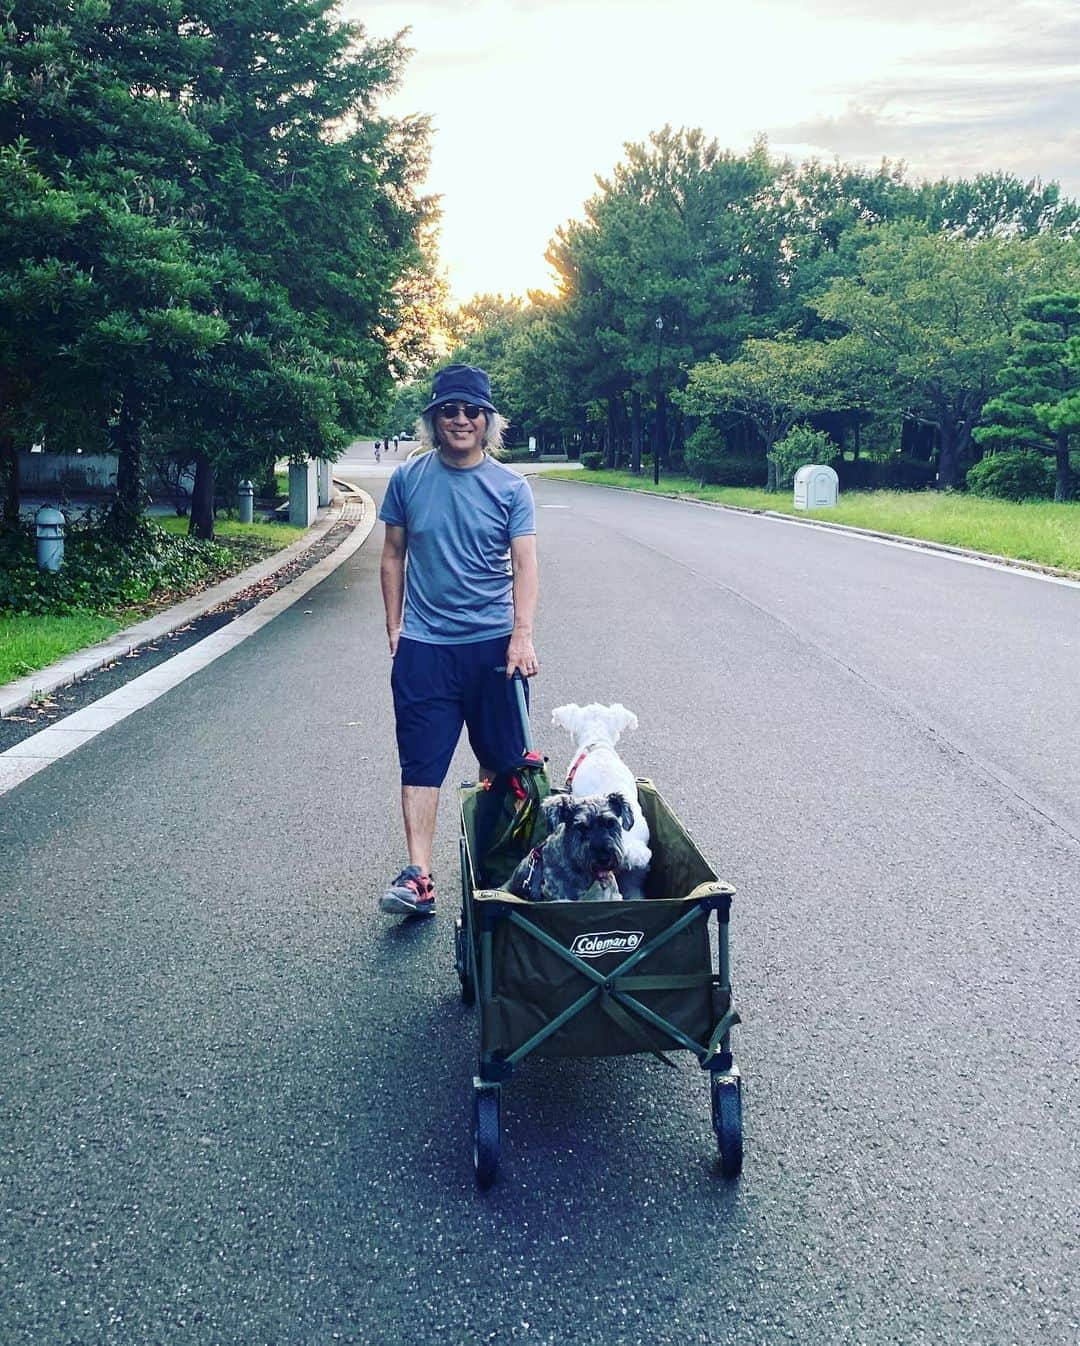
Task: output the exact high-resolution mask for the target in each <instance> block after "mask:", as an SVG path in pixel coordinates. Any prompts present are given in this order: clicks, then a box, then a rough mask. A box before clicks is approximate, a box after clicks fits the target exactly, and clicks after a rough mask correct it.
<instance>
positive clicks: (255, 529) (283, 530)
mask: <svg viewBox="0 0 1080 1346" xmlns="http://www.w3.org/2000/svg"><path fill="white" fill-rule="evenodd" d="M154 522H155V523H156V524H157V525H158V526H159V527H160V528H164V529H165V531H166V532H167V533H175V534H177V536H180V537H184V536H186V535H187V530H188V521H187V519H181V518H177V517H173V518H169V517H164V518H160V517H156V518H155V519H154ZM306 532H307V529H306V528H300V527H298V526H297V525H295V524H291V523H240V522H238V520H236V519H215V520H214V541H215V542H221V543H223V544H224V545H225V546H227V547H228V546H231V545H232V544H233V543H234V542H236V541H242V542H258V543H271V544H272V545H271V546H268V547H265V548H264V549H263V550H264V551H265V552H266V554H267V555H269V553H270V552H272V551H278V550H280V548H282V547H287V546H288V545H289V543H290V542H295V541H296V539H297V538H298V537H303V536H304V534H305V533H306Z"/></svg>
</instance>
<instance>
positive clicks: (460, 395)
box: [424, 365, 495, 415]
mask: <svg viewBox="0 0 1080 1346" xmlns="http://www.w3.org/2000/svg"><path fill="white" fill-rule="evenodd" d="M442 402H474V403H475V404H476V405H477V406H478V407H486V408H487V410H488V411H494V410H495V404H494V403H493V402H492V400H491V380H490V379H489V378H488V376H487V375H486V374H485V373H484V371H483V370H482V369H474V368H473V367H472V365H447V366H446V368H445V369H440V370H439V372H438V373H437V374H436V375H435V378H434V381H433V382H432V385H431V401H430V402H429V403H428V404H427V406H426V407H425V408H424V414H425V415H426V414H427V412H429V411H431V409H432V408H433V407H437V406H439V404H440V403H442Z"/></svg>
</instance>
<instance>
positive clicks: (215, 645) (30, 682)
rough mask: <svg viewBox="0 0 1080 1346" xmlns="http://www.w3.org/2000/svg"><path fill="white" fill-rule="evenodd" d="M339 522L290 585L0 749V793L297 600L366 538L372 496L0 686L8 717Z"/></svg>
mask: <svg viewBox="0 0 1080 1346" xmlns="http://www.w3.org/2000/svg"><path fill="white" fill-rule="evenodd" d="M342 522H351V523H353V524H354V527H353V528H352V531H351V532H350V533H349V535H348V537H347V538H346V539H345V541H344V542H342V543H341V544H340V546H338V547H337V548H336V549H335V550H334V551H333V552H331V553H330V555H329V556H326V557H324V558H323V559H322V560H321V561H319V562H317V563H316V564H315V565H313V566H311V567H310V568H309V569H307V570H305V571H304V572H303V574H301V575H300V576H298V577H297V578H296V579H295V580H293V581H292V582H291V583H289V584H286V585H285V586H284V587H282V588H281V589H279V590H277V592H276V593H273V594H271V595H270V596H269V597H268V598H266V599H264V600H263V601H262V602H260V603H258V604H256V606H255V607H253V608H251V609H250V610H249V611H247V612H245V613H243V614H241V615H240V616H239V617H237V618H236V619H235V620H234V621H232V622H230V623H229V624H228V625H227V626H224V627H222V628H221V629H220V630H219V631H216V632H214V634H213V635H211V636H207V637H206V639H204V640H201V641H199V642H198V644H196V645H192V646H191V647H190V648H189V649H187V650H184V651H183V652H182V653H180V654H177V655H176V656H175V657H174V658H172V659H169V660H168V661H167V662H166V663H164V664H161V665H159V666H158V667H156V668H152V669H150V670H149V671H148V672H146V673H143V674H140V675H139V676H137V677H135V678H133V679H132V680H131V681H130V682H127V683H125V684H124V686H123V687H120V688H118V689H117V690H115V691H113V692H110V693H108V694H107V695H106V696H103V697H101V698H99V699H98V700H97V701H95V702H94V703H93V704H92V705H90V706H86V707H84V708H83V709H82V710H77V711H75V712H74V713H72V714H71V715H68V716H65V718H64V719H63V721H62V722H61V723H60V724H57V725H53V726H50V727H48V728H45V729H42V730H40V731H39V732H38V733H35V734H32V735H31V736H30V737H28V738H26V739H24V740H23V741H22V742H21V743H17V744H16V745H15V746H14V747H12V748H9V749H8V750H7V751H6V752H2V753H0V795H3V794H5V793H6V792H7V791H8V790H11V789H13V788H14V787H15V786H16V785H19V784H21V783H22V782H23V781H24V780H27V779H28V778H29V777H30V776H32V775H34V774H35V773H37V772H38V771H42V770H44V768H45V767H47V766H50V765H51V764H52V763H53V762H55V761H57V760H58V759H59V758H61V757H66V756H67V755H68V753H71V752H74V751H75V749H76V748H80V747H82V745H83V744H84V743H87V742H89V741H90V740H91V739H92V738H95V737H96V736H97V735H98V734H100V733H101V732H102V730H104V729H108V728H110V727H111V726H112V725H114V724H117V723H118V722H119V721H120V720H123V719H125V718H126V717H127V716H128V715H130V714H132V713H133V712H134V711H136V710H140V709H141V708H142V707H143V706H146V705H149V704H150V702H152V701H156V700H157V698H158V697H159V696H162V695H164V693H165V692H167V691H170V690H171V689H172V688H173V687H175V686H177V684H178V683H181V682H183V681H184V680H185V679H187V678H189V677H191V675H192V674H193V673H197V672H198V671H199V670H200V669H202V668H205V667H206V666H207V665H208V664H211V663H213V662H214V660H215V659H219V658H220V657H221V656H222V655H223V654H225V653H226V652H227V651H228V650H231V649H233V648H234V647H235V646H236V645H238V644H240V642H241V641H242V640H246V639H247V637H248V636H250V635H252V634H254V632H256V631H257V630H259V628H260V627H262V626H265V625H266V623H267V622H270V621H273V619H274V618H275V617H277V616H278V615H279V614H280V613H281V612H283V611H284V610H285V609H286V608H289V607H291V606H292V605H293V604H294V603H295V602H297V601H298V600H299V599H301V598H303V597H304V595H305V594H307V593H308V592H309V591H310V590H311V589H313V588H314V587H315V585H316V584H319V583H320V582H321V581H322V580H324V579H325V578H326V576H327V575H329V574H330V573H331V572H332V571H334V570H336V569H337V567H338V566H339V565H341V564H342V563H343V562H344V561H346V560H347V559H348V558H349V557H350V556H351V555H352V554H353V552H355V551H356V549H357V548H358V547H360V546H362V545H363V543H364V542H365V541H366V540H367V538H368V536H369V534H370V533H371V530H372V529H373V528H374V526H375V502H374V500H372V498H371V496H369V495H368V494H367V493H366V492H365V491H355V492H353V493H351V494H350V495H349V496H348V497H345V498H343V499H342V501H341V502H340V503H339V504H338V505H336V506H332V507H330V508H329V509H326V510H324V511H323V512H322V516H321V517H320V518H319V520H318V522H317V523H316V524H315V525H314V527H312V528H311V529H309V530H308V532H307V533H306V534H305V535H304V537H302V538H300V539H298V541H296V542H294V543H293V544H292V546H290V547H286V548H284V549H283V550H282V551H280V552H276V553H275V554H274V555H273V556H270V557H267V558H266V560H264V561H260V562H259V563H258V564H257V565H255V566H251V567H249V568H248V569H247V570H245V571H242V572H241V573H240V574H238V575H233V576H231V577H230V578H229V579H227V580H224V581H222V583H221V584H218V585H215V586H214V587H213V588H212V589H207V590H205V591H204V592H203V593H201V594H198V595H197V596H196V597H195V598H192V599H188V600H187V601H185V602H183V603H179V604H177V605H176V606H175V607H172V608H169V609H168V610H167V611H165V612H162V613H159V614H158V615H157V616H155V617H151V618H149V619H148V620H147V621H145V622H139V623H138V624H137V625H136V626H132V627H128V628H127V629H126V630H125V631H120V632H118V633H117V634H116V635H114V636H111V637H110V638H109V639H108V640H105V641H101V642H99V643H98V644H97V645H92V646H90V647H89V648H88V649H85V650H80V651H78V652H77V653H75V654H72V655H69V656H67V658H65V659H61V660H59V661H58V662H57V663H55V664H50V665H49V667H48V668H43V669H39V670H38V671H37V672H36V673H32V674H30V675H28V676H27V677H25V678H20V679H19V680H18V681H17V682H13V683H9V684H7V686H5V687H0V715H10V714H12V713H13V712H14V711H16V710H18V709H21V708H22V707H24V706H26V705H29V704H30V702H31V701H33V700H34V699H35V698H37V697H41V696H44V695H47V694H48V693H49V692H52V691H55V690H56V689H58V688H60V687H64V686H67V685H68V684H70V683H73V682H75V681H76V680H77V679H79V678H82V677H86V676H87V675H88V674H89V673H91V672H93V671H95V670H97V669H100V668H103V667H104V666H105V665H106V664H109V663H112V662H113V661H114V660H117V659H120V658H123V657H124V656H126V655H127V654H128V653H130V652H131V651H132V650H135V649H137V648H138V647H139V646H141V645H145V644H146V643H148V642H150V641H154V640H160V639H161V638H163V637H164V636H166V635H168V633H169V632H171V631H175V630H176V629H177V628H178V627H181V626H183V625H185V624H186V623H188V622H191V621H193V620H195V619H196V618H198V617H200V616H202V615H203V614H204V613H207V612H209V611H210V610H211V609H213V608H215V607H217V606H219V605H220V604H222V603H224V602H226V601H227V600H228V599H230V598H232V597H234V596H235V595H237V594H239V593H241V592H242V591H243V590H245V589H247V588H249V587H251V586H252V585H254V584H257V583H259V582H260V581H261V580H264V579H266V578H267V577H269V576H271V575H273V574H275V573H276V572H278V571H280V570H281V569H283V568H284V567H285V566H287V565H288V564H289V563H290V562H292V561H293V560H295V559H296V558H297V557H298V556H300V555H302V554H303V553H304V552H306V551H309V550H310V549H311V548H312V547H313V546H315V545H316V544H317V543H318V542H319V541H320V539H322V538H323V537H325V535H326V534H327V533H328V532H329V531H330V530H331V529H332V528H334V527H336V526H337V525H338V524H340V523H342Z"/></svg>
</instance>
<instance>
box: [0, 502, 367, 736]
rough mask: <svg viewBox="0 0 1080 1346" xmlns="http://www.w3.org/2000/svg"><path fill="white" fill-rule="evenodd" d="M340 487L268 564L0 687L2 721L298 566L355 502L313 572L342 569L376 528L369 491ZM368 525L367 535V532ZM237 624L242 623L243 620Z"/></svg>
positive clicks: (260, 604)
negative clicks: (355, 513) (342, 533)
mask: <svg viewBox="0 0 1080 1346" xmlns="http://www.w3.org/2000/svg"><path fill="white" fill-rule="evenodd" d="M339 485H340V486H342V487H346V488H347V491H346V493H345V494H344V495H343V498H342V500H341V503H340V504H338V505H336V506H329V507H327V508H325V509H323V510H320V511H319V518H318V519H317V521H316V522H315V523H314V524H312V526H311V527H310V528H309V529H308V531H307V532H306V533H305V534H304V536H303V537H301V538H297V540H296V541H295V542H293V543H290V545H289V546H288V547H284V548H283V549H282V550H281V551H278V552H274V554H273V555H272V556H268V557H266V558H265V560H262V561H259V562H257V563H256V564H255V565H253V566H249V567H248V568H247V570H241V571H239V572H238V573H237V574H235V575H230V576H229V578H228V579H225V580H222V581H221V583H220V584H215V585H214V586H213V588H211V589H204V590H203V591H202V592H201V593H199V594H196V595H195V597H194V598H189V599H186V600H185V601H184V602H182V603H178V604H176V606H175V607H171V608H166V609H165V611H164V612H159V613H158V614H157V615H156V616H154V617H148V618H147V619H146V620H145V621H141V622H138V623H136V624H135V625H134V626H129V627H126V628H125V629H124V630H123V631H117V632H116V634H115V635H112V636H109V637H108V638H107V639H106V640H102V641H98V643H97V644H96V645H88V646H87V647H86V648H85V649H83V650H77V651H76V652H75V653H74V654H68V655H65V656H64V658H63V659H58V660H57V661H56V663H54V664H48V665H47V666H46V667H45V668H39V669H37V670H36V672H34V673H28V674H27V675H26V677H24V678H17V679H16V680H15V681H14V682H9V683H7V684H6V685H4V686H0V718H3V717H4V716H6V715H10V714H12V713H13V712H14V711H16V710H21V709H22V708H23V707H24V706H28V705H30V703H31V702H32V701H35V700H37V698H38V697H41V696H48V694H49V693H50V692H54V691H56V690H57V688H59V687H68V686H70V685H71V684H72V683H73V682H78V680H79V679H80V678H84V677H86V676H87V674H89V673H96V672H97V670H98V669H99V668H104V667H105V665H106V664H111V663H113V662H114V661H115V660H117V659H122V658H124V657H125V656H126V655H128V654H130V653H131V652H132V650H136V649H138V648H139V647H140V646H141V645H146V644H148V643H150V642H151V641H154V640H160V639H161V638H162V637H163V636H167V635H170V634H171V633H172V632H173V631H175V630H176V629H177V627H180V626H184V625H186V624H187V623H188V622H191V621H194V620H195V619H196V618H198V617H201V616H203V615H204V613H207V612H209V611H210V610H211V609H212V608H216V607H218V606H219V605H220V604H222V603H226V602H228V600H229V599H230V598H233V597H235V595H236V594H238V593H240V592H241V591H242V590H244V589H247V588H249V587H250V586H251V585H253V584H258V583H259V582H260V581H261V580H264V579H267V578H268V577H269V576H271V575H274V574H276V573H277V571H279V570H282V569H284V567H285V566H287V565H289V564H291V562H293V561H295V560H296V558H297V557H299V556H302V555H303V554H304V552H306V551H309V550H310V549H311V548H312V547H313V546H315V544H316V543H318V542H320V541H321V540H322V538H324V537H325V536H326V534H327V533H328V532H329V531H330V530H331V528H334V527H336V526H337V524H339V523H341V522H342V521H343V520H344V518H345V516H346V510H347V509H348V507H349V504H350V501H351V503H352V504H353V505H354V506H355V505H359V507H360V511H361V513H360V518H359V520H358V522H357V524H356V527H355V528H354V529H353V530H352V532H351V533H350V534H349V536H348V537H347V538H346V539H345V541H344V542H342V543H341V544H340V546H339V547H337V548H336V550H334V551H333V552H331V553H330V555H329V556H328V557H325V558H324V560H323V561H321V562H319V565H318V566H316V567H314V569H316V570H320V569H321V567H322V566H323V565H324V564H325V563H326V561H330V560H334V562H335V564H334V565H333V566H330V567H329V569H328V570H327V572H325V573H329V570H332V569H334V568H335V567H336V566H337V565H340V564H341V562H342V561H345V560H346V559H347V558H348V556H349V555H350V554H351V551H354V550H355V549H356V547H358V546H360V545H361V543H362V542H364V541H366V539H367V537H368V535H369V534H370V532H371V530H372V528H374V526H375V513H376V511H375V502H374V500H373V499H372V498H371V496H370V495H368V493H367V492H366V491H362V490H360V489H359V488H358V487H356V486H352V485H350V484H349V483H346V482H341V483H339ZM365 526H366V531H362V530H364V529H365ZM361 532H362V536H361V537H360V539H359V541H355V539H356V535H357V534H358V533H361ZM350 543H354V544H355V545H354V546H353V547H352V548H351V549H350V551H346V550H345V549H346V547H348V546H349V544H350ZM336 558H340V559H336ZM303 578H304V576H303V575H299V576H297V578H296V579H295V580H293V581H291V583H290V584H287V585H284V586H283V587H282V590H281V591H280V592H284V591H286V590H288V589H289V588H291V587H292V585H293V584H297V583H298V582H299V581H300V580H301V579H303ZM298 596H299V595H298ZM273 597H274V595H270V596H268V597H267V598H265V599H263V600H262V602H260V603H257V604H255V606H254V607H253V608H252V609H250V611H252V612H254V611H257V610H258V609H259V608H260V607H262V605H263V603H268V602H270V601H271V599H272V598H273ZM236 620H239V618H237V619H236ZM229 625H232V623H229Z"/></svg>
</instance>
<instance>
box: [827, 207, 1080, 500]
mask: <svg viewBox="0 0 1080 1346" xmlns="http://www.w3.org/2000/svg"><path fill="white" fill-rule="evenodd" d="M1078 267H1080V257H1078V256H1077V254H1076V249H1075V246H1070V245H1068V244H1065V243H1062V244H1058V243H1057V242H1056V241H1055V240H1051V239H1044V238H1041V237H1039V238H1034V239H1023V238H998V237H989V238H978V239H976V240H974V241H970V240H966V239H963V238H957V237H955V236H952V235H945V234H931V233H929V232H927V230H926V229H925V228H922V227H915V226H911V225H904V226H899V225H895V226H894V225H886V226H883V227H881V228H880V229H879V230H877V231H876V232H875V234H874V236H873V239H872V241H870V242H868V243H867V244H866V246H865V247H863V248H861V249H860V251H859V253H858V257H857V259H856V265H855V271H854V274H852V275H850V276H844V277H838V278H837V279H835V280H833V281H832V282H831V283H830V285H829V286H828V288H827V289H826V290H825V291H824V292H823V293H822V295H821V296H820V297H819V298H818V299H817V300H816V301H815V307H816V308H817V310H818V312H819V313H820V314H821V316H822V317H823V318H826V319H827V320H829V321H830V322H834V323H837V324H839V325H840V326H841V327H843V328H845V329H846V330H847V331H849V332H850V333H852V334H853V335H855V336H857V337H858V338H860V339H861V340H862V341H863V342H864V343H865V346H866V349H868V350H874V351H876V352H877V353H878V355H879V357H880V358H882V359H887V361H888V367H889V368H890V370H891V379H890V381H891V383H892V384H893V388H894V391H895V395H896V396H897V399H898V400H899V401H900V402H901V404H902V405H903V406H904V407H905V408H906V409H907V410H908V413H909V414H910V415H913V416H915V417H916V418H917V419H919V420H921V421H923V422H924V423H926V424H928V425H932V426H934V427H935V429H936V430H937V432H938V437H939V441H940V451H939V456H938V473H939V478H940V483H941V485H942V486H955V485H957V484H958V482H959V479H960V470H961V464H962V462H963V460H964V459H965V458H966V457H967V455H968V453H969V449H970V442H971V433H972V430H973V428H974V426H975V425H976V423H977V421H978V418H979V416H980V414H981V412H982V409H983V406H984V405H985V403H986V402H987V401H988V399H989V397H990V395H991V392H992V388H993V381H994V377H995V375H996V374H997V371H998V370H999V369H1000V368H1001V365H1002V364H1003V362H1004V360H1005V357H1006V354H1007V352H1008V348H1009V337H1010V333H1011V331H1012V328H1013V325H1014V323H1015V322H1016V320H1017V318H1018V317H1019V314H1020V307H1021V304H1022V303H1023V301H1024V300H1025V299H1027V298H1029V297H1030V296H1031V294H1032V292H1033V291H1035V292H1037V290H1038V288H1039V287H1040V286H1041V285H1044V284H1045V282H1046V279H1047V278H1048V277H1049V276H1051V275H1053V274H1055V272H1058V271H1065V272H1068V271H1069V269H1070V268H1071V269H1072V270H1073V271H1074V272H1075V271H1076V270H1077V268H1078Z"/></svg>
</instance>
